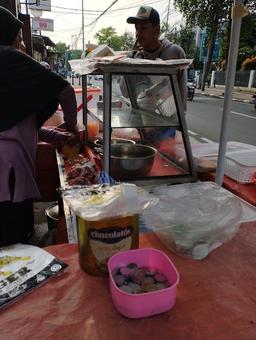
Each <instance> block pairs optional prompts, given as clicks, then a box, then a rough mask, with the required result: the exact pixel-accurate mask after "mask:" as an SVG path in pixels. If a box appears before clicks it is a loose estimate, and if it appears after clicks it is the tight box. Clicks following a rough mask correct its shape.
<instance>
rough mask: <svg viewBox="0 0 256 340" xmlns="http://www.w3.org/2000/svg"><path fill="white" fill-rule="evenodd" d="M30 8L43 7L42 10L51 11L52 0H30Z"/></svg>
mask: <svg viewBox="0 0 256 340" xmlns="http://www.w3.org/2000/svg"><path fill="white" fill-rule="evenodd" d="M28 7H29V8H30V9H41V10H42V11H51V0H28Z"/></svg>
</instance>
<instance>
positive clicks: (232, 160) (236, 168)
mask: <svg viewBox="0 0 256 340" xmlns="http://www.w3.org/2000/svg"><path fill="white" fill-rule="evenodd" d="M225 175H227V176H228V177H230V178H232V179H234V180H235V181H237V182H239V183H256V151H255V150H248V151H239V152H234V153H230V154H229V155H227V156H226V162H225Z"/></svg>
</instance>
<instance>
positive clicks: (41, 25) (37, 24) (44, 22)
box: [32, 18, 54, 32]
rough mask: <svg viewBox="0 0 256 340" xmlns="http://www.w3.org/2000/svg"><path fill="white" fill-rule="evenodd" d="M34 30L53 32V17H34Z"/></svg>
mask: <svg viewBox="0 0 256 340" xmlns="http://www.w3.org/2000/svg"><path fill="white" fill-rule="evenodd" d="M32 30H33V31H51V32H53V31H54V28H53V19H45V18H32Z"/></svg>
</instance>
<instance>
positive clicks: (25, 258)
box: [0, 243, 67, 309]
mask: <svg viewBox="0 0 256 340" xmlns="http://www.w3.org/2000/svg"><path fill="white" fill-rule="evenodd" d="M66 267H67V264H66V263H64V262H62V261H60V260H58V259H57V258H55V257H54V256H53V255H51V254H50V253H48V252H47V251H45V250H43V249H41V248H38V247H35V246H31V245H27V244H21V243H17V244H14V245H10V246H6V247H2V248H0V309H2V308H4V307H6V306H7V305H9V304H11V303H13V302H15V301H16V300H18V299H19V298H21V297H22V296H24V295H25V294H27V293H29V292H31V291H33V290H34V289H35V288H37V287H39V286H41V285H42V284H43V283H45V282H47V281H48V280H49V279H50V278H52V277H54V276H56V275H59V274H60V273H62V272H63V270H64V269H65V268H66Z"/></svg>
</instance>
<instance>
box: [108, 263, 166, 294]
mask: <svg viewBox="0 0 256 340" xmlns="http://www.w3.org/2000/svg"><path fill="white" fill-rule="evenodd" d="M112 276H113V279H114V281H115V283H116V285H117V286H118V287H119V289H121V290H122V291H124V292H126V293H130V294H138V293H146V292H153V291H156V290H160V289H164V288H168V287H170V283H169V282H168V279H167V277H166V276H165V275H164V274H162V273H160V272H158V271H157V270H156V269H155V268H151V267H138V266H137V264H136V263H129V264H128V265H127V266H124V267H118V268H115V269H114V270H113V271H112Z"/></svg>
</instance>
